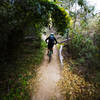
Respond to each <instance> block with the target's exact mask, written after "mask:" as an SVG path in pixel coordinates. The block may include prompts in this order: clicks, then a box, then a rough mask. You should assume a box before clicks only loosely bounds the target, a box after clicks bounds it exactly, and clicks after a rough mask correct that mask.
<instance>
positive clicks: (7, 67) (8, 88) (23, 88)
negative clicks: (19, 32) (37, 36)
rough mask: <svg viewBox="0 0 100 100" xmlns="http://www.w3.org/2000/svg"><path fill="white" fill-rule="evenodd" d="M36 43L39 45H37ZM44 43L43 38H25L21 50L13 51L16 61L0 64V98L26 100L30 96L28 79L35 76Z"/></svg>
mask: <svg viewBox="0 0 100 100" xmlns="http://www.w3.org/2000/svg"><path fill="white" fill-rule="evenodd" d="M38 45H40V46H39V47H38ZM45 47H46V44H45V42H44V41H43V40H41V42H40V41H38V40H37V41H36V40H35V41H32V40H27V41H24V43H23V44H22V45H21V48H23V49H22V50H19V52H18V53H15V54H14V56H16V57H17V59H16V61H14V62H9V63H7V64H4V65H2V66H0V70H1V73H0V76H1V79H0V82H1V83H0V86H1V88H0V99H1V100H8V99H9V100H16V99H18V100H28V99H29V98H30V89H29V87H28V85H29V82H28V81H29V80H30V79H35V77H36V68H37V67H36V66H39V64H40V63H41V61H42V59H43V55H44V50H45Z"/></svg>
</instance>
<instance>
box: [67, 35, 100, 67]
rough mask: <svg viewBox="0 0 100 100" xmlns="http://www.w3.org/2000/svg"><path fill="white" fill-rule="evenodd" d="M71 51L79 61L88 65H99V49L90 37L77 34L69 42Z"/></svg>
mask: <svg viewBox="0 0 100 100" xmlns="http://www.w3.org/2000/svg"><path fill="white" fill-rule="evenodd" d="M68 47H69V50H68V51H69V52H70V54H71V55H72V57H73V58H77V60H78V61H79V63H81V64H83V65H85V66H88V67H99V60H100V59H99V58H98V55H99V50H98V49H97V47H96V46H95V45H94V44H93V41H92V40H91V39H90V38H89V37H85V36H83V35H82V34H75V35H74V37H73V39H72V40H71V41H70V42H69V44H68Z"/></svg>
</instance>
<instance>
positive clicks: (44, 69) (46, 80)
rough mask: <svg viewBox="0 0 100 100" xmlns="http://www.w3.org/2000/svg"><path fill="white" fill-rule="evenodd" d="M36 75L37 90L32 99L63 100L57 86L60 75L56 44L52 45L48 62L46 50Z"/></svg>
mask: <svg viewBox="0 0 100 100" xmlns="http://www.w3.org/2000/svg"><path fill="white" fill-rule="evenodd" d="M38 76H39V78H38V81H37V82H38V90H37V92H36V93H35V94H34V96H33V97H32V100H64V99H63V96H62V95H61V93H60V89H59V87H58V86H57V82H58V81H59V79H60V78H61V75H60V64H59V60H58V52H57V49H56V46H54V49H53V55H52V59H51V62H50V63H49V62H48V56H47V52H46V53H45V56H44V61H43V63H42V65H41V66H40V69H39V71H38Z"/></svg>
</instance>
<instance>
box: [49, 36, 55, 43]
mask: <svg viewBox="0 0 100 100" xmlns="http://www.w3.org/2000/svg"><path fill="white" fill-rule="evenodd" d="M54 40H55V39H54V36H53V35H50V36H49V42H50V43H54Z"/></svg>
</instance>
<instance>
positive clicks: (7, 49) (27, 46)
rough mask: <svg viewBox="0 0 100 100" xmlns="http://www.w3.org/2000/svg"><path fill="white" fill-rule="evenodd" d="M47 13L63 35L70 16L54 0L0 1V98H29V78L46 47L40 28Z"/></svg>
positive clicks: (22, 99) (43, 25)
mask: <svg viewBox="0 0 100 100" xmlns="http://www.w3.org/2000/svg"><path fill="white" fill-rule="evenodd" d="M50 16H51V17H52V20H53V26H54V27H55V28H56V30H57V32H59V34H62V35H63V34H64V32H65V30H66V28H68V27H70V20H71V18H70V16H69V15H68V13H67V12H66V11H65V10H64V9H63V8H61V7H59V6H58V5H56V1H53V0H38V1H37V0H2V1H1V2H0V71H1V72H0V86H1V88H0V99H2V100H8V99H9V100H15V99H17V100H28V99H29V97H30V95H31V94H30V92H29V91H30V90H31V89H32V88H28V87H31V86H30V83H29V81H30V80H31V79H32V78H33V79H34V80H35V77H36V69H37V68H38V67H37V66H39V64H40V63H41V61H42V59H43V54H44V50H45V43H44V41H43V40H42V39H41V36H42V29H43V28H44V27H48V23H49V17H50ZM63 23H64V24H63Z"/></svg>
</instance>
